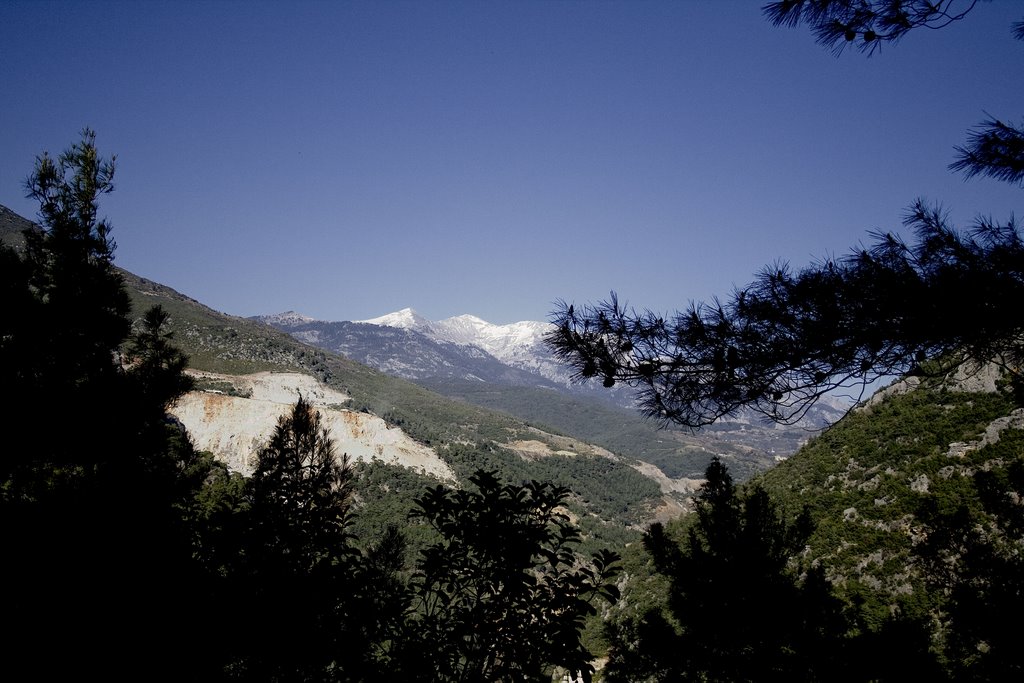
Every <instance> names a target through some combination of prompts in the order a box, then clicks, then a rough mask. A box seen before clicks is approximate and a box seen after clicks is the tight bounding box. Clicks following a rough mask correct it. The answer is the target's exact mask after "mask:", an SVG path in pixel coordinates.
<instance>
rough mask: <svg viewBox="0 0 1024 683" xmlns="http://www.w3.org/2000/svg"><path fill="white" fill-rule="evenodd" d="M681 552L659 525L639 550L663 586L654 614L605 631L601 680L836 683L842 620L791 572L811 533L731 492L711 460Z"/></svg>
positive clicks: (834, 603)
mask: <svg viewBox="0 0 1024 683" xmlns="http://www.w3.org/2000/svg"><path fill="white" fill-rule="evenodd" d="M705 476H706V478H707V481H706V482H705V484H704V485H703V486H702V487H701V490H700V492H699V494H698V496H697V500H696V519H695V521H694V522H693V524H692V525H691V526H690V527H689V529H688V532H687V535H686V539H685V541H684V542H683V543H682V544H678V543H676V542H675V541H674V540H672V539H671V538H670V537H669V536H668V534H666V533H665V530H664V528H663V527H662V526H661V525H660V524H654V525H652V526H651V527H650V529H649V530H648V532H647V533H646V535H645V536H644V547H645V548H646V549H647V551H648V552H649V553H650V554H651V556H652V557H653V558H654V563H655V567H656V568H657V570H658V572H660V573H662V574H665V575H666V576H667V577H668V579H669V581H670V592H669V599H668V609H669V612H670V616H671V619H672V621H669V620H668V619H666V618H665V617H664V616H663V615H661V614H658V613H656V612H655V613H651V614H647V615H644V616H642V617H641V618H640V619H638V620H634V621H632V622H627V623H626V624H623V625H619V626H617V627H612V629H611V631H610V635H611V636H612V641H613V650H612V654H611V661H610V662H609V665H608V668H607V671H606V675H607V678H608V680H609V681H635V680H654V681H673V680H686V681H815V680H842V677H843V675H844V674H843V657H844V653H843V650H844V647H845V645H844V638H845V635H846V630H847V622H846V618H845V616H844V615H843V612H842V609H841V604H840V603H839V601H838V600H837V599H836V598H835V597H834V596H833V595H832V592H831V587H830V586H829V584H828V582H827V581H825V579H824V577H823V576H822V575H821V574H820V572H819V571H818V570H810V571H808V572H807V573H806V575H805V577H804V578H802V579H801V578H800V577H799V575H798V573H797V571H796V569H797V568H796V567H791V566H790V565H791V563H792V562H794V558H796V557H797V556H798V555H799V553H800V552H801V551H802V550H803V548H804V544H805V542H806V540H807V538H808V537H809V536H810V533H811V531H812V528H811V526H810V522H809V518H808V516H807V515H806V513H805V514H803V515H801V516H800V517H799V518H798V519H797V520H796V521H794V522H786V521H784V520H783V519H782V518H781V516H780V514H779V512H778V510H776V508H775V506H774V504H773V503H772V502H771V500H770V499H769V497H768V495H767V493H766V492H765V491H764V490H763V489H760V488H754V489H753V490H751V491H749V492H747V493H744V494H740V493H738V492H737V491H736V488H735V486H734V485H733V482H732V478H731V477H730V476H729V473H728V470H727V469H726V467H725V466H724V465H723V464H722V463H721V462H720V461H719V460H718V459H717V458H716V459H715V460H713V461H712V463H711V464H710V465H709V466H708V469H707V471H706V473H705Z"/></svg>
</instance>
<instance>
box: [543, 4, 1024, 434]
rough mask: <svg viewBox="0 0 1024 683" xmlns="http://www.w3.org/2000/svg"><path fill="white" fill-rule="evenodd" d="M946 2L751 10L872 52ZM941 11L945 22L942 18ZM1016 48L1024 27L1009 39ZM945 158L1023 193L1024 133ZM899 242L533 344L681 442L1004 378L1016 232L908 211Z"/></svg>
mask: <svg viewBox="0 0 1024 683" xmlns="http://www.w3.org/2000/svg"><path fill="white" fill-rule="evenodd" d="M974 4H975V3H974V2H969V3H960V4H958V3H956V2H955V0H948V1H939V2H931V1H926V0H896V1H890V0H856V1H850V0H781V1H780V2H772V3H769V4H768V5H766V6H765V14H766V15H767V17H768V18H769V19H770V20H771V21H772V22H773V23H775V24H776V25H783V24H784V25H790V26H796V25H799V24H808V25H809V26H810V27H811V28H812V30H813V31H814V32H815V34H816V35H817V37H818V41H819V42H820V43H822V44H824V45H826V46H829V47H833V48H837V49H840V50H841V48H842V47H843V46H844V45H846V44H848V43H855V44H857V45H858V46H859V47H860V48H861V49H862V50H866V51H868V52H871V51H873V50H874V49H876V47H877V46H878V45H879V44H880V43H882V42H886V41H888V42H896V41H897V40H899V38H901V37H902V36H903V35H905V34H906V32H907V31H909V30H912V29H914V28H920V27H928V28H940V27H942V26H945V25H947V24H948V23H950V22H952V21H956V20H959V19H962V18H963V17H964V16H965V15H966V14H967V13H968V12H969V11H970V10H971V9H972V8H973V7H974ZM954 8H955V9H954ZM1014 35H1015V36H1016V37H1017V38H1020V39H1024V22H1020V23H1018V24H1015V25H1014ZM957 149H958V154H959V157H958V160H957V161H956V162H955V163H953V164H952V168H953V169H954V170H959V171H964V172H965V173H966V174H967V175H968V176H969V177H970V176H973V175H989V176H992V177H994V178H998V179H1001V180H1005V181H1009V182H1020V181H1022V180H1024V130H1021V129H1020V128H1016V127H1014V126H1012V125H1010V124H1006V123H1004V122H1002V121H999V120H995V119H991V118H990V119H989V120H987V121H985V122H984V123H983V124H981V125H980V126H979V127H978V128H977V129H976V130H975V131H973V132H972V133H971V136H970V139H969V141H968V144H967V145H966V146H964V147H959V148H957ZM904 224H905V225H906V227H908V228H910V229H912V230H913V231H914V233H915V235H916V238H917V242H916V243H914V244H906V243H905V242H904V241H902V240H901V239H899V238H898V237H896V236H893V235H892V234H883V233H874V234H873V237H874V242H873V244H871V245H869V246H868V247H864V248H858V249H855V250H854V251H852V252H851V253H850V254H849V255H848V256H846V257H845V258H840V259H832V258H829V259H824V260H822V261H821V262H820V263H817V264H814V265H811V266H809V267H807V268H804V269H801V270H798V271H793V270H792V269H791V268H790V267H789V266H788V265H785V264H779V265H773V266H769V267H766V268H765V269H764V270H763V271H762V272H761V273H760V274H759V275H758V276H757V277H756V279H755V280H754V281H753V282H752V283H751V284H749V285H747V286H746V287H743V288H741V289H738V290H737V291H735V292H733V293H732V294H731V295H730V296H729V297H728V299H726V300H725V301H720V300H718V299H715V300H713V301H711V302H710V303H691V304H690V306H689V307H688V309H687V310H685V311H682V312H679V313H676V314H674V315H673V316H669V317H666V316H663V315H659V314H656V313H652V312H650V311H643V312H637V311H636V310H634V309H631V308H629V307H627V306H620V305H619V302H618V299H617V297H616V296H615V294H614V293H613V294H612V296H611V298H610V300H609V301H605V302H600V303H598V304H596V305H585V306H582V307H576V306H574V305H571V304H565V303H563V304H561V305H560V306H559V307H558V308H557V310H556V311H555V312H554V313H553V314H552V321H553V322H554V323H555V325H556V329H555V331H554V332H552V333H551V334H550V335H549V336H548V338H547V342H548V345H549V346H550V347H551V349H552V350H553V351H554V352H555V353H556V354H557V355H558V356H559V357H560V358H561V359H562V360H564V361H565V362H566V363H568V364H569V365H570V366H572V367H573V368H574V369H575V376H576V379H577V380H580V381H587V380H588V379H589V378H592V377H599V378H601V379H602V381H603V383H604V385H605V386H606V387H610V386H612V385H614V384H615V383H616V382H625V383H627V384H629V385H630V386H634V387H636V388H637V389H638V399H639V405H640V408H641V410H642V411H643V413H644V414H645V415H647V416H649V417H653V418H655V419H658V420H661V421H664V422H666V423H676V424H679V425H682V426H684V427H689V428H691V429H696V428H699V427H702V426H705V425H708V424H711V423H713V422H714V421H715V420H717V419H719V418H721V417H725V416H730V415H734V414H735V413H736V412H738V411H739V410H741V409H745V408H749V409H752V410H753V411H754V412H755V413H759V414H761V415H762V416H764V417H765V418H767V419H769V420H772V421H775V422H781V423H792V422H796V421H798V420H800V419H801V418H802V417H803V416H804V414H805V413H806V411H807V410H808V409H809V408H810V407H811V406H812V405H813V404H814V403H815V402H816V401H817V400H818V399H819V398H820V397H821V396H823V395H824V394H826V393H828V392H831V391H833V390H835V389H837V388H840V387H846V388H849V387H857V386H860V387H861V388H862V389H863V388H865V387H867V386H869V385H871V384H872V383H873V382H875V381H876V380H877V379H879V378H882V377H886V376H892V375H898V374H903V373H907V372H910V371H920V370H921V363H922V361H924V360H925V359H928V358H934V357H942V358H943V359H944V363H943V364H941V365H939V366H932V367H933V369H934V370H936V371H938V372H947V371H949V370H951V369H953V368H956V367H958V366H960V365H963V364H964V363H967V362H974V363H987V362H990V361H992V360H997V361H1002V362H1003V363H1004V365H1005V366H1006V367H1007V368H1008V369H1009V370H1011V371H1012V372H1013V373H1014V374H1015V375H1019V367H1020V363H1021V360H1022V355H1024V351H1022V346H1021V339H1022V336H1021V335H1022V332H1024V314H1022V313H1021V310H1020V307H1019V306H1016V305H1014V304H1013V303H1012V302H1014V301H1017V300H1019V297H1020V295H1021V294H1022V288H1024V249H1022V242H1021V232H1020V229H1019V227H1018V226H1017V224H1016V223H1015V221H1014V220H1013V219H1012V218H1011V219H1010V220H1009V221H1008V222H1006V223H1002V224H1000V223H997V222H994V221H993V220H991V219H978V220H977V221H976V223H975V224H974V225H973V226H972V227H971V228H970V229H969V230H968V231H967V232H966V234H964V233H960V232H958V231H957V230H956V229H955V228H954V227H953V226H951V225H950V224H949V222H948V220H947V218H946V216H945V215H943V212H942V211H941V210H940V209H939V208H931V207H929V206H926V205H925V204H924V203H923V202H922V201H920V200H918V201H917V202H915V203H914V205H913V206H912V207H911V208H910V210H909V211H908V212H907V216H906V218H905V220H904Z"/></svg>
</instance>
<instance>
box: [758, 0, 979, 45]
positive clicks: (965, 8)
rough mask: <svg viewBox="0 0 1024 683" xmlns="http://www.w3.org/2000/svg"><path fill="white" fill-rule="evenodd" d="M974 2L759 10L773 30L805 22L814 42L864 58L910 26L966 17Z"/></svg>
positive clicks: (803, 0)
mask: <svg viewBox="0 0 1024 683" xmlns="http://www.w3.org/2000/svg"><path fill="white" fill-rule="evenodd" d="M976 4H977V0H959V1H958V0H779V1H778V2H769V3H768V4H766V5H765V6H764V13H765V16H766V17H767V18H768V19H769V21H771V22H772V23H773V24H774V25H776V26H798V25H800V24H807V25H808V26H810V27H811V30H812V31H813V32H814V35H815V37H816V38H817V40H818V43H820V44H821V45H823V46H825V47H827V48H830V49H832V50H834V51H835V52H836V53H839V52H842V51H843V50H844V49H845V48H846V47H847V46H848V45H853V46H856V48H857V49H858V50H860V51H862V52H867V53H868V54H871V53H873V52H874V51H875V50H880V49H881V45H882V43H886V42H890V43H896V42H898V41H899V40H900V39H901V38H902V37H903V36H905V35H906V34H907V33H908V32H909V31H911V30H913V29H916V28H930V29H938V28H942V27H944V26H948V25H949V24H951V23H953V22H954V21H958V20H960V19H963V18H964V17H965V16H967V13H968V12H970V11H971V10H972V9H973V8H974V6H975V5H976Z"/></svg>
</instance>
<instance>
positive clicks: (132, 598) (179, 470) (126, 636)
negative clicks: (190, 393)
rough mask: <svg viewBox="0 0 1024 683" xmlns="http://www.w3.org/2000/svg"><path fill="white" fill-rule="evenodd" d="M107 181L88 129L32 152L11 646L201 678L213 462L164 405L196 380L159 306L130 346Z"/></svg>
mask: <svg viewBox="0 0 1024 683" xmlns="http://www.w3.org/2000/svg"><path fill="white" fill-rule="evenodd" d="M113 174H114V164H113V160H109V161H107V160H104V159H103V158H102V157H100V156H99V154H98V152H97V150H96V146H95V135H94V134H93V133H92V131H89V130H86V131H84V132H83V135H82V139H81V142H79V143H77V144H75V145H72V147H71V148H70V149H69V150H68V151H66V152H65V153H63V154H61V155H60V156H59V157H57V158H56V159H53V158H51V157H50V156H48V155H46V154H44V155H42V156H41V157H39V158H38V159H37V161H36V166H35V169H34V171H33V173H32V175H31V176H30V177H29V179H28V181H27V183H26V188H27V190H28V193H29V196H30V197H34V198H35V199H37V200H38V201H39V204H40V220H41V228H40V229H39V230H30V231H27V232H26V234H25V240H26V251H25V255H24V257H21V256H19V255H18V254H17V253H15V252H14V251H12V250H9V249H7V248H6V247H5V248H3V250H2V260H3V266H4V267H3V268H0V283H2V284H0V290H2V291H3V293H4V295H5V297H6V298H5V314H4V316H3V322H2V323H0V325H2V326H3V329H2V334H0V386H3V395H2V398H0V420H2V426H3V431H4V433H5V435H6V439H5V444H4V450H3V458H2V460H0V525H2V528H3V529H4V538H5V547H4V555H5V570H6V571H5V576H6V578H5V581H7V589H8V590H7V595H8V596H9V598H10V599H9V600H8V602H7V603H6V604H5V617H6V619H7V623H8V624H9V625H11V627H12V628H11V629H9V630H10V634H9V637H8V640H7V642H6V643H5V646H6V652H7V653H9V657H10V659H9V660H8V663H9V664H10V665H11V666H12V667H14V668H15V669H20V671H22V672H25V671H35V672H36V673H37V674H38V675H40V676H45V677H50V678H61V677H71V676H73V677H76V678H77V677H82V676H83V675H88V674H89V673H97V674H99V675H102V677H103V678H106V679H108V680H118V679H122V678H133V677H137V676H138V672H139V671H140V670H151V669H152V666H153V665H154V663H156V662H159V665H160V667H161V669H162V671H163V672H164V673H165V674H167V675H169V676H171V677H175V676H179V675H184V672H186V671H188V672H193V673H194V674H196V675H203V672H207V671H209V670H210V669H209V667H210V659H209V658H210V657H211V656H212V649H211V648H208V647H206V644H207V643H208V641H206V640H205V638H203V636H202V634H203V631H204V628H205V626H204V625H205V624H212V623H213V622H212V620H210V619H208V618H207V617H208V613H207V612H206V609H207V604H208V603H207V601H206V597H207V595H208V592H207V591H208V588H209V585H208V583H207V581H206V578H205V575H204V572H203V571H202V568H201V567H200V566H199V565H198V563H196V562H195V561H194V557H193V553H192V548H193V546H192V544H193V532H192V530H193V526H192V522H193V520H194V519H195V518H196V516H197V515H198V514H199V513H198V509H197V503H196V499H195V495H196V492H197V491H198V489H199V488H200V486H201V485H202V482H203V481H204V479H205V476H206V472H207V471H208V462H207V461H204V460H203V459H202V458H200V457H199V456H198V455H197V454H196V453H195V452H194V451H193V449H192V446H191V443H190V442H189V441H188V438H187V436H185V435H184V433H183V431H182V430H181V428H180V427H179V426H178V425H177V424H175V423H174V422H173V421H170V420H168V417H167V415H166V413H165V410H164V409H165V408H166V406H167V405H168V404H169V403H170V402H171V401H173V400H174V398H176V397H177V396H178V395H179V394H180V393H181V392H182V391H184V390H185V389H186V388H187V386H188V381H187V379H186V378H184V376H183V375H182V374H181V371H182V368H183V359H182V358H180V356H179V355H177V354H176V352H174V351H173V350H172V349H171V347H169V346H167V345H165V344H164V343H163V341H164V340H165V337H164V336H163V333H162V330H161V327H162V323H163V322H164V320H163V318H162V317H161V314H160V313H159V312H157V313H154V314H152V315H151V316H147V320H146V322H145V323H144V325H143V329H142V331H141V332H140V333H139V334H138V335H137V336H135V337H132V336H131V329H132V323H131V319H130V317H129V303H128V296H127V293H126V292H125V290H124V287H123V285H122V281H121V277H120V275H119V274H118V273H117V271H116V270H115V269H114V267H113V265H112V258H113V251H114V244H113V242H112V240H111V239H110V226H109V225H108V224H107V223H106V222H105V221H103V220H100V219H99V218H98V206H97V200H98V197H99V196H100V195H102V194H105V193H107V192H110V191H111V190H112V188H113V185H112V179H113ZM8 303H10V307H9V308H7V304H8ZM126 346H130V347H131V348H132V349H133V351H132V352H131V353H132V355H134V358H133V359H132V360H127V359H123V358H122V355H121V352H122V349H124V348H125V347H126ZM184 624H198V625H197V626H196V627H195V629H194V631H195V637H196V638H197V642H196V644H195V646H194V647H189V648H181V647H180V645H181V641H182V632H181V628H182V625H184ZM143 665H144V667H145V668H140V667H143ZM40 667H43V668H45V673H44V672H43V670H42V669H40Z"/></svg>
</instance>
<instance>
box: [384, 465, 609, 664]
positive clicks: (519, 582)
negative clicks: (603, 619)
mask: <svg viewBox="0 0 1024 683" xmlns="http://www.w3.org/2000/svg"><path fill="white" fill-rule="evenodd" d="M471 482H472V483H473V485H474V487H475V489H476V490H451V489H446V488H444V487H440V486H439V487H435V488H432V489H430V490H429V491H428V492H427V494H426V495H424V496H423V497H422V498H421V499H419V500H418V501H417V504H418V508H417V510H415V511H414V514H413V518H414V519H421V520H423V521H424V522H426V523H427V524H429V525H430V526H431V527H433V528H434V529H435V530H436V531H437V532H438V534H440V536H441V539H442V540H441V541H440V542H438V543H436V544H434V545H432V546H430V547H428V548H427V549H426V550H425V551H424V552H423V553H422V556H421V559H420V561H419V562H418V564H417V570H416V573H415V574H414V577H413V579H412V590H413V594H414V605H415V607H416V612H415V617H414V619H413V621H412V622H411V624H410V626H409V632H408V638H407V640H406V642H405V643H404V648H405V652H404V657H405V661H407V662H409V665H408V666H407V667H406V669H405V674H406V675H407V676H410V677H413V678H415V679H417V680H429V681H537V680H545V681H546V680H549V676H550V673H551V670H552V667H556V666H557V667H562V668H563V669H565V670H568V671H571V672H581V673H582V674H583V675H584V677H585V678H586V679H587V680H589V678H590V674H591V672H592V671H593V669H592V666H591V664H590V661H591V659H592V658H593V656H592V655H591V653H590V652H588V651H587V650H586V648H584V646H583V645H582V644H581V642H580V632H581V631H582V628H583V619H584V618H585V617H586V616H587V615H589V614H592V613H593V612H594V609H595V608H594V606H593V605H592V602H593V601H594V599H595V598H598V597H601V598H603V599H605V600H607V601H610V602H614V600H615V599H616V598H617V597H618V591H617V589H616V588H615V586H614V584H613V583H612V579H613V578H614V576H615V574H616V570H615V568H614V566H613V563H614V562H615V561H616V560H617V559H618V558H617V556H616V555H615V554H614V553H610V552H607V551H604V552H600V553H598V554H596V555H595V556H594V557H593V558H592V559H591V561H590V562H589V563H586V562H583V561H582V558H580V557H579V556H578V555H577V554H576V553H575V552H574V550H573V545H574V544H575V543H576V542H577V540H578V535H579V534H578V532H577V530H576V529H575V527H573V526H572V524H570V523H569V520H568V518H567V517H566V516H565V514H564V513H563V512H562V508H561V506H562V505H563V503H564V501H565V498H566V496H567V494H568V490H567V489H564V488H561V487H556V486H553V485H551V484H546V483H539V482H536V481H533V482H529V483H527V484H525V485H523V486H515V485H510V484H502V483H501V482H500V481H498V479H497V478H496V477H495V476H494V474H493V473H489V472H485V471H479V472H477V473H476V474H475V475H474V476H473V477H471Z"/></svg>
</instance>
